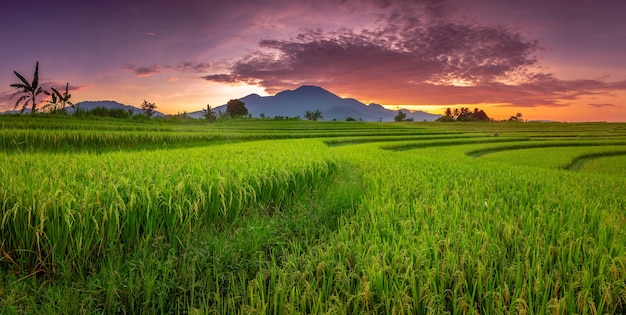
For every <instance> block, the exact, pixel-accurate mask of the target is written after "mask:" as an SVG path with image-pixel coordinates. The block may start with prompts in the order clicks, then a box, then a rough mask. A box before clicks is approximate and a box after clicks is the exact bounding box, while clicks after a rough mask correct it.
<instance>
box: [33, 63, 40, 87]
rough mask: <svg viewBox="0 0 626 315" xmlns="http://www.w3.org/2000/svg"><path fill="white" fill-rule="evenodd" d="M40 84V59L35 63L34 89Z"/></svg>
mask: <svg viewBox="0 0 626 315" xmlns="http://www.w3.org/2000/svg"><path fill="white" fill-rule="evenodd" d="M38 85H39V61H37V64H35V77H34V78H33V89H36V88H37V86H38Z"/></svg>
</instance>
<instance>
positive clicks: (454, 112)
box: [452, 108, 461, 117]
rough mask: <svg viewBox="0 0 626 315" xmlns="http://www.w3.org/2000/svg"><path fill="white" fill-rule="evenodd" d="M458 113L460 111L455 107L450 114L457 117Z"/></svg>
mask: <svg viewBox="0 0 626 315" xmlns="http://www.w3.org/2000/svg"><path fill="white" fill-rule="evenodd" d="M460 114H461V111H459V109H458V108H455V109H454V111H453V112H452V115H454V117H459V115H460Z"/></svg>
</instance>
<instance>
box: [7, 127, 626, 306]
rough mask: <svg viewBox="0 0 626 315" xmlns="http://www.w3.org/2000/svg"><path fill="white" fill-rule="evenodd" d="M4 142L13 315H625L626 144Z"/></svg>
mask: <svg viewBox="0 0 626 315" xmlns="http://www.w3.org/2000/svg"><path fill="white" fill-rule="evenodd" d="M0 128H1V129H0V148H1V151H0V165H1V167H0V207H1V208H0V313H2V314H21V313H46V314H54V313H57V314H67V313H145V314H155V313H175V314H178V313H182V314H322V313H323V314H446V313H447V314H502V313H506V314H511V313H513V314H573V313H576V314H621V313H624V312H626V125H625V124H609V123H585V124H582V123H581V124H579V123H568V124H561V123H518V122H513V123H510V122H497V123H495V122H494V123H361V122H309V121H271V120H239V121H237V120H235V121H227V122H220V123H214V124H205V123H201V122H193V123H164V122H150V121H147V122H130V121H123V120H114V119H100V120H93V119H74V118H73V117H53V116H45V115H41V116H36V117H16V116H5V117H0Z"/></svg>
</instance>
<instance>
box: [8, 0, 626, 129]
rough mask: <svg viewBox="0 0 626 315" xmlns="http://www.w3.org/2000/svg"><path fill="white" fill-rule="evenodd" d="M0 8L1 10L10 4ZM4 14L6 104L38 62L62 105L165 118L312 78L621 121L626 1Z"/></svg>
mask: <svg viewBox="0 0 626 315" xmlns="http://www.w3.org/2000/svg"><path fill="white" fill-rule="evenodd" d="M6 6H7V5H5V7H6ZM8 6H12V7H9V8H6V9H3V10H2V11H1V12H0V18H1V19H2V23H3V27H2V28H0V39H1V40H2V42H3V45H2V47H3V49H1V50H0V110H5V109H13V106H14V103H15V98H14V99H11V100H9V99H8V98H9V97H10V96H11V95H12V94H13V92H14V90H13V89H12V88H11V87H9V84H12V83H17V78H16V77H15V76H14V74H13V70H16V71H18V72H20V73H21V74H23V75H25V76H26V77H27V78H32V73H33V71H34V65H35V62H36V61H39V62H40V69H39V70H40V77H41V81H42V82H43V83H44V85H45V86H54V87H57V88H59V89H60V88H64V86H65V82H69V83H70V87H71V88H72V95H73V96H72V100H73V101H74V102H77V101H83V100H116V101H119V102H121V103H125V104H128V105H135V106H138V105H139V104H141V102H142V101H143V100H148V101H150V102H155V103H156V104H157V106H158V109H159V110H161V111H163V112H166V113H177V112H182V111H195V110H199V109H201V108H203V107H204V106H206V104H207V103H209V104H211V105H213V106H217V105H221V104H224V103H226V102H227V101H228V100H229V99H231V98H236V97H243V96H245V95H247V94H250V93H258V94H261V95H271V94H274V93H276V92H278V91H281V90H284V89H293V88H297V87H298V86H300V85H319V86H322V87H324V88H326V89H328V90H330V91H331V92H333V93H336V94H338V95H340V96H343V97H354V98H357V99H359V100H361V101H363V102H366V103H369V102H376V103H380V104H383V105H386V106H390V107H391V106H394V105H400V106H406V105H411V106H414V107H412V108H415V109H422V110H426V111H430V112H433V113H442V111H443V108H445V107H458V106H464V107H471V108H474V107H480V108H482V109H485V110H486V111H487V113H488V114H490V115H491V116H495V117H496V118H506V117H508V116H510V115H515V113H517V112H521V113H523V114H524V117H525V118H527V119H553V120H559V121H598V120H599V121H626V58H625V57H624V52H625V51H626V22H625V21H626V20H625V19H624V13H625V12H626V1H623V0H603V1H599V0H598V1H591V0H569V1H565V0H544V1H539V0H525V1H505V0H464V1H461V0H294V1H278V0H266V1H258V0H257V1H252V0H246V1H206V0H205V1H198V0H184V1H164V0H155V1H145V0H139V1H122V0H114V1H63V0H61V1H41V0H39V1H30V2H27V3H26V4H22V3H18V2H14V3H12V4H10V5H8Z"/></svg>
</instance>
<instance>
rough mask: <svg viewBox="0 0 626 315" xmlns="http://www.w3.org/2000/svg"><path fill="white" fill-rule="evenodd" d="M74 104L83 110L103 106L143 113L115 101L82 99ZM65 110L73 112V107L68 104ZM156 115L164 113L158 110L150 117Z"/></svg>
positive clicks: (136, 108) (133, 107)
mask: <svg viewBox="0 0 626 315" xmlns="http://www.w3.org/2000/svg"><path fill="white" fill-rule="evenodd" d="M75 106H76V107H78V108H80V109H84V110H92V109H94V108H96V107H104V108H107V109H123V110H126V111H128V110H131V111H132V112H133V114H141V113H143V110H142V109H141V108H139V107H135V106H130V105H124V104H121V103H118V102H115V101H84V102H78V103H76V104H75ZM66 110H67V112H68V113H73V112H74V109H72V107H70V106H68V107H66ZM156 116H165V115H164V114H163V113H161V112H159V111H155V112H154V115H152V117H156Z"/></svg>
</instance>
